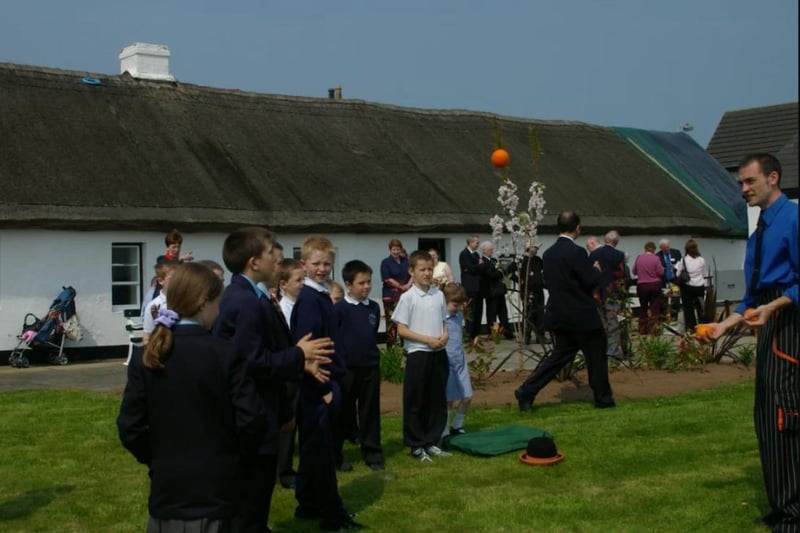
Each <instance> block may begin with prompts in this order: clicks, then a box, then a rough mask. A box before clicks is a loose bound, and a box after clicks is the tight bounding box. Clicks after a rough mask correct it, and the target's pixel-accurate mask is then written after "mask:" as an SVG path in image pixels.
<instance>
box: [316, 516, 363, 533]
mask: <svg viewBox="0 0 800 533" xmlns="http://www.w3.org/2000/svg"><path fill="white" fill-rule="evenodd" d="M354 517H355V515H348V516H347V518H343V519H341V520H336V521H333V522H328V521H326V520H323V521H322V522H321V523H320V525H319V528H320V529H321V530H322V531H356V530H358V529H364V525H363V524H359V523H358V522H356V521H355V520H353V518H354Z"/></svg>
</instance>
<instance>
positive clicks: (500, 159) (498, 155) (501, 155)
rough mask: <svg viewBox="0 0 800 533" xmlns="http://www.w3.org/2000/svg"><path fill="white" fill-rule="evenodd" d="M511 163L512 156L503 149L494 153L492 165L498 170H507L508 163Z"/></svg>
mask: <svg viewBox="0 0 800 533" xmlns="http://www.w3.org/2000/svg"><path fill="white" fill-rule="evenodd" d="M509 161H511V156H510V155H508V152H507V151H506V150H504V149H502V148H498V149H497V150H495V151H494V152H492V164H493V165H494V166H495V167H497V168H505V167H506V165H508V162H509Z"/></svg>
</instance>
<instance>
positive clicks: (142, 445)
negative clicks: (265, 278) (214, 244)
mask: <svg viewBox="0 0 800 533" xmlns="http://www.w3.org/2000/svg"><path fill="white" fill-rule="evenodd" d="M170 281H171V283H170V286H169V290H170V293H169V294H170V296H169V303H168V307H165V308H162V309H161V310H160V311H159V316H158V317H157V318H156V327H155V329H154V330H153V334H152V335H151V337H150V342H149V343H148V344H147V345H146V346H145V347H144V349H143V350H142V349H139V350H137V351H135V352H134V354H133V357H132V358H131V361H130V364H129V366H128V382H127V384H126V385H125V392H124V394H123V397H122V405H121V406H120V412H119V416H118V418H117V428H118V430H119V437H120V440H121V441H122V444H123V445H124V446H125V448H127V449H128V451H130V452H131V453H132V454H133V456H134V457H136V460H137V461H139V462H140V463H142V464H145V465H147V467H148V469H149V475H150V497H149V504H148V508H149V511H150V521H149V524H148V526H147V531H148V532H150V531H164V532H172V531H198V532H205V531H229V528H230V527H231V519H232V518H233V516H234V509H235V505H236V502H237V499H238V494H237V489H238V486H239V484H240V482H241V479H240V477H239V473H240V466H241V463H243V462H245V463H249V462H251V461H252V458H253V457H254V456H255V453H256V450H257V447H258V444H259V443H260V442H261V439H262V438H263V433H264V430H265V424H264V421H265V416H264V406H263V404H262V403H261V401H260V398H259V396H258V394H257V393H256V389H255V385H254V383H253V381H252V380H251V379H250V378H249V377H248V375H247V372H246V365H245V361H244V359H243V358H242V356H241V354H240V353H238V352H237V350H236V347H235V346H234V345H233V344H232V343H230V342H227V341H225V340H222V339H218V338H215V337H213V336H212V335H211V333H210V332H209V330H210V329H211V326H212V324H213V322H214V319H215V318H216V316H217V312H218V306H219V301H220V295H221V294H222V281H221V280H220V279H219V278H218V277H217V276H216V275H215V274H214V272H212V271H211V270H210V269H208V268H207V267H204V266H202V265H197V264H192V263H185V264H183V265H180V266H178V267H177V268H176V269H175V271H174V274H173V276H172V279H171V280H170Z"/></svg>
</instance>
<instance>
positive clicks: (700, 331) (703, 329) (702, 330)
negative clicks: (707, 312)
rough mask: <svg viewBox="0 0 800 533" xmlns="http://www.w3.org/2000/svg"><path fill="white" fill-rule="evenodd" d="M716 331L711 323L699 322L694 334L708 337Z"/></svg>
mask: <svg viewBox="0 0 800 533" xmlns="http://www.w3.org/2000/svg"><path fill="white" fill-rule="evenodd" d="M712 333H714V328H713V327H711V325H710V324H698V325H696V326H695V327H694V334H695V335H696V336H698V337H703V338H708V336H709V335H711V334H712Z"/></svg>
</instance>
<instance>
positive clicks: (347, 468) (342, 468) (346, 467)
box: [336, 461, 353, 472]
mask: <svg viewBox="0 0 800 533" xmlns="http://www.w3.org/2000/svg"><path fill="white" fill-rule="evenodd" d="M336 470H338V471H339V472H352V471H353V463H348V462H347V461H345V462H344V463H342V464H340V465H339V466H338V467H336Z"/></svg>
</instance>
